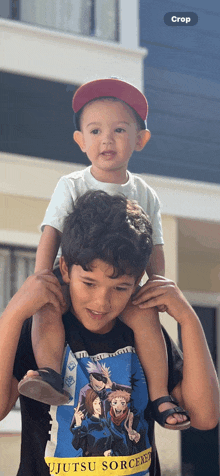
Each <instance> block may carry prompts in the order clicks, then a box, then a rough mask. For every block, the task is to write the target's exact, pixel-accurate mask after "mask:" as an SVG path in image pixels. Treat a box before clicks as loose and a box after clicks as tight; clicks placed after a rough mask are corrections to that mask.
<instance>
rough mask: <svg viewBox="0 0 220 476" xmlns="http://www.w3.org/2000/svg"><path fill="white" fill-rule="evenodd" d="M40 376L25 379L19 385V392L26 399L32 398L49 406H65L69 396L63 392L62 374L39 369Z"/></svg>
mask: <svg viewBox="0 0 220 476" xmlns="http://www.w3.org/2000/svg"><path fill="white" fill-rule="evenodd" d="M37 372H38V373H39V375H33V376H32V377H27V376H26V377H25V378H23V379H22V380H21V381H20V382H19V384H18V391H19V392H20V393H21V395H24V396H25V397H29V398H32V399H33V400H37V401H38V402H41V403H46V404H47V405H55V406H58V405H65V404H66V403H68V401H69V395H68V393H67V392H65V390H63V380H62V377H61V375H60V374H58V373H57V372H55V370H53V369H50V368H49V367H43V368H41V369H37Z"/></svg>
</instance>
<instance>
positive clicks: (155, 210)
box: [149, 192, 164, 245]
mask: <svg viewBox="0 0 220 476" xmlns="http://www.w3.org/2000/svg"><path fill="white" fill-rule="evenodd" d="M149 216H150V220H151V225H152V228H153V236H152V238H153V244H154V245H163V244H164V240H163V229H162V221H161V212H160V201H159V198H158V196H157V194H156V192H154V193H153V194H152V196H151V204H150V213H149Z"/></svg>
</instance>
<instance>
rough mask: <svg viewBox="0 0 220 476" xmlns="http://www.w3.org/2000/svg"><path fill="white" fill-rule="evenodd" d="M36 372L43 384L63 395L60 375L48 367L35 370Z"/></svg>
mask: <svg viewBox="0 0 220 476" xmlns="http://www.w3.org/2000/svg"><path fill="white" fill-rule="evenodd" d="M37 372H38V373H39V375H40V377H41V378H42V380H44V382H47V383H48V384H49V385H51V387H53V388H54V389H55V390H57V392H60V393H63V379H62V377H61V375H60V374H58V373H57V372H56V371H55V370H53V369H51V368H50V367H41V368H40V369H37Z"/></svg>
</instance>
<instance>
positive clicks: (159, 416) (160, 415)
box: [151, 395, 190, 430]
mask: <svg viewBox="0 0 220 476" xmlns="http://www.w3.org/2000/svg"><path fill="white" fill-rule="evenodd" d="M165 402H170V403H174V405H177V406H176V407H174V408H170V409H169V410H164V411H163V412H160V411H159V410H158V407H159V406H160V404H161V403H165ZM151 403H152V406H153V416H154V419H155V420H156V421H157V423H159V425H161V426H163V427H164V428H169V430H187V429H188V428H189V427H190V418H189V415H188V413H187V412H186V411H185V410H183V408H181V407H179V405H178V402H177V401H176V400H174V399H173V398H172V397H171V396H170V395H167V396H166V397H161V398H157V399H156V400H154V401H153V402H151ZM174 413H180V414H181V415H185V416H186V417H187V420H186V421H183V422H182V423H175V424H173V425H171V424H169V423H167V422H166V420H167V417H168V416H171V415H173V414H174Z"/></svg>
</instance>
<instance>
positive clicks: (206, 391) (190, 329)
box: [145, 276, 219, 430]
mask: <svg viewBox="0 0 220 476" xmlns="http://www.w3.org/2000/svg"><path fill="white" fill-rule="evenodd" d="M147 293H148V301H147V303H145V308H146V307H148V308H151V307H154V306H161V305H164V306H165V307H166V311H167V312H168V313H169V314H170V315H171V316H172V317H174V319H175V320H176V321H177V322H178V323H179V324H180V326H181V337H182V346H183V379H182V381H181V383H180V384H179V385H177V386H176V387H175V389H174V391H173V392H172V393H173V395H174V396H175V397H176V398H177V399H178V401H179V403H180V404H182V406H183V407H184V408H185V409H186V410H187V411H188V412H189V415H190V418H191V424H192V426H194V427H195V428H198V429H200V430H209V429H212V428H214V427H215V426H216V425H217V424H218V418H219V385H218V379H217V375H216V372H215V368H214V364H213V362H212V358H211V356H210V352H209V349H208V345H207V342H206V339H205V335H204V332H203V329H202V326H201V324H200V321H199V319H198V317H197V315H196V313H195V312H194V310H193V309H192V307H191V306H190V304H189V303H188V302H187V300H186V299H185V297H184V296H183V294H182V293H181V291H180V290H179V289H178V287H177V286H176V285H175V283H173V282H172V281H170V280H168V279H165V278H163V277H160V276H154V279H152V280H150V281H149V282H148V290H147Z"/></svg>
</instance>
